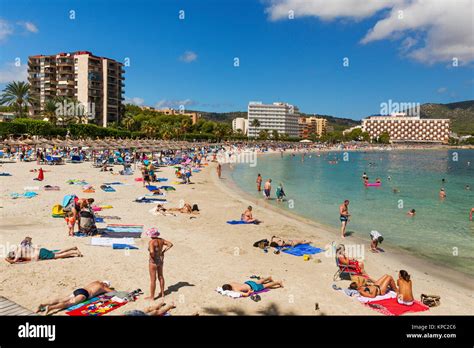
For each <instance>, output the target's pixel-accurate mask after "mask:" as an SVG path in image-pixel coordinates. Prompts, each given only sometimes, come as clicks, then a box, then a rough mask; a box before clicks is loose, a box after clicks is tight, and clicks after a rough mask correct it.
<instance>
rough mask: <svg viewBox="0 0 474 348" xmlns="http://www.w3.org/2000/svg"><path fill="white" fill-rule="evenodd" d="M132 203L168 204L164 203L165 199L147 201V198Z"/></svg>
mask: <svg viewBox="0 0 474 348" xmlns="http://www.w3.org/2000/svg"><path fill="white" fill-rule="evenodd" d="M134 202H135V203H156V202H160V203H168V202H167V201H166V199H159V200H156V199H149V198H143V199H136V200H135V201H134Z"/></svg>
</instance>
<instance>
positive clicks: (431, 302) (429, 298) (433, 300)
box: [421, 294, 441, 307]
mask: <svg viewBox="0 0 474 348" xmlns="http://www.w3.org/2000/svg"><path fill="white" fill-rule="evenodd" d="M421 302H422V303H423V304H424V305H426V306H428V307H438V306H439V305H440V304H441V297H440V296H438V295H425V294H421Z"/></svg>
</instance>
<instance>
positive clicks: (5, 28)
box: [0, 18, 13, 41]
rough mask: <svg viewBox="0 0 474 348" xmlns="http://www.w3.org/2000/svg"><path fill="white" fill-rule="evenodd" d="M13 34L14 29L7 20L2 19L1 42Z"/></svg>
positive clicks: (0, 27)
mask: <svg viewBox="0 0 474 348" xmlns="http://www.w3.org/2000/svg"><path fill="white" fill-rule="evenodd" d="M11 34H13V28H12V26H11V25H10V23H8V22H7V21H6V20H4V19H1V18H0V41H1V40H5V39H6V38H7V37H8V36H10V35H11Z"/></svg>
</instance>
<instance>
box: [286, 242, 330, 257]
mask: <svg viewBox="0 0 474 348" xmlns="http://www.w3.org/2000/svg"><path fill="white" fill-rule="evenodd" d="M277 249H279V250H281V249H282V247H278V248H277ZM282 251H283V252H284V253H287V254H290V255H294V256H303V255H305V254H308V255H314V254H318V253H322V252H323V251H324V249H319V248H316V247H314V246H312V245H311V244H300V245H297V246H295V247H292V248H289V249H285V250H282Z"/></svg>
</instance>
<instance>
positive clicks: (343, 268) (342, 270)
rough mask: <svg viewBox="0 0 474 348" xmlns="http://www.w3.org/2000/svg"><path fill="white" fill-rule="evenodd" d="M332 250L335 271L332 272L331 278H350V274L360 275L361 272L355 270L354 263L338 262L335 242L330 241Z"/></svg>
mask: <svg viewBox="0 0 474 348" xmlns="http://www.w3.org/2000/svg"><path fill="white" fill-rule="evenodd" d="M331 245H332V252H333V253H334V258H335V260H336V266H337V271H336V273H334V276H333V280H334V281H336V280H339V279H341V280H351V275H360V274H361V273H359V272H357V270H356V266H354V265H343V264H341V263H340V262H339V258H338V257H337V256H338V255H337V252H336V248H337V246H336V242H334V241H333V242H332V243H331Z"/></svg>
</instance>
